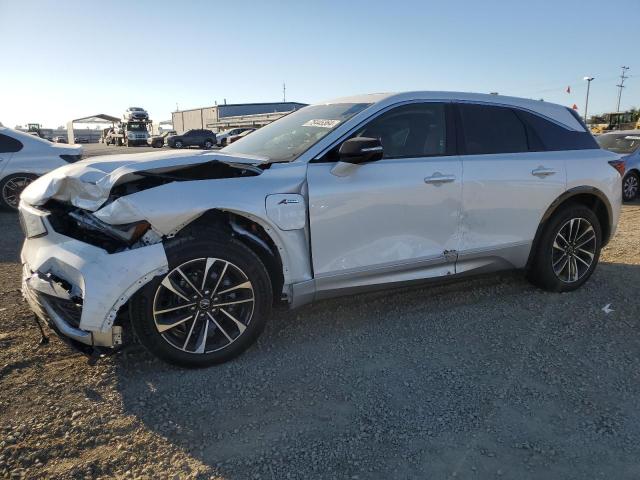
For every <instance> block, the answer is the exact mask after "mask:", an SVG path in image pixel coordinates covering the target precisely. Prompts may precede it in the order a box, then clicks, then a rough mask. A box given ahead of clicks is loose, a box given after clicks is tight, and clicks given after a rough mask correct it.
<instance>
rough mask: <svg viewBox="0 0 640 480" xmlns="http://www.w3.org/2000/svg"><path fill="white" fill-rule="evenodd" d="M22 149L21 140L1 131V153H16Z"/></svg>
mask: <svg viewBox="0 0 640 480" xmlns="http://www.w3.org/2000/svg"><path fill="white" fill-rule="evenodd" d="M20 150H22V143H21V142H20V141H18V140H16V139H15V138H11V137H9V136H8V135H3V134H1V133H0V153H14V152H19V151H20Z"/></svg>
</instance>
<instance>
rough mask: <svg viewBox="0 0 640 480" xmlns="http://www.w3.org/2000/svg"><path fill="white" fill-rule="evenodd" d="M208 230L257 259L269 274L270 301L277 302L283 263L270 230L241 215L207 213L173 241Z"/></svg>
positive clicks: (227, 212)
mask: <svg viewBox="0 0 640 480" xmlns="http://www.w3.org/2000/svg"><path fill="white" fill-rule="evenodd" d="M212 228H215V229H216V230H217V231H222V232H223V233H225V234H228V235H229V236H231V237H233V238H235V239H237V240H239V241H240V242H242V243H243V244H244V245H245V246H247V247H248V248H250V249H251V250H252V251H253V252H254V253H255V254H256V255H258V257H259V258H260V260H261V261H262V263H263V264H264V266H265V267H266V269H267V271H268V272H269V278H270V280H271V286H272V288H273V294H274V301H279V300H280V299H281V295H282V288H283V286H284V282H285V277H284V272H285V268H286V262H285V261H283V257H282V254H281V252H284V248H283V246H282V243H281V242H280V240H279V239H278V238H277V237H276V236H275V235H273V227H270V226H269V225H266V224H265V223H264V222H263V221H260V219H257V218H256V217H255V216H254V215H250V214H247V213H244V212H235V211H230V210H221V209H211V210H207V211H206V212H204V213H203V214H202V215H200V216H199V217H198V218H196V219H195V220H194V221H192V222H191V223H189V224H188V225H187V226H185V227H184V228H183V229H182V230H180V231H179V232H178V233H177V234H176V237H180V236H184V235H189V234H190V233H192V232H194V231H195V230H200V231H201V230H207V229H212Z"/></svg>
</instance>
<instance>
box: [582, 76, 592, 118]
mask: <svg viewBox="0 0 640 480" xmlns="http://www.w3.org/2000/svg"><path fill="white" fill-rule="evenodd" d="M593 78H594V77H584V78H583V80H586V81H587V98H586V100H585V101H584V124H585V125H586V124H587V109H588V108H589V87H591V82H592V81H593Z"/></svg>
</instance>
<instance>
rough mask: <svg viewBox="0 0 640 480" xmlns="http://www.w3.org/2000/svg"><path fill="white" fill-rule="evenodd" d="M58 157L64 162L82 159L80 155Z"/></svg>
mask: <svg viewBox="0 0 640 480" xmlns="http://www.w3.org/2000/svg"><path fill="white" fill-rule="evenodd" d="M60 158H61V159H63V160H64V161H65V162H69V163H73V162H77V161H78V160H80V159H82V155H67V154H65V155H60Z"/></svg>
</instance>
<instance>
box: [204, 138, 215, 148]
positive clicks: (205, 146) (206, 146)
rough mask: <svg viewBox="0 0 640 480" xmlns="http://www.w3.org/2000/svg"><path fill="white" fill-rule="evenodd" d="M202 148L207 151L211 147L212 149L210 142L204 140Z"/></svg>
mask: <svg viewBox="0 0 640 480" xmlns="http://www.w3.org/2000/svg"><path fill="white" fill-rule="evenodd" d="M203 147H204V148H205V149H207V150H209V149H210V148H211V147H213V142H212V141H211V140H205V141H204V145H203Z"/></svg>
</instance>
